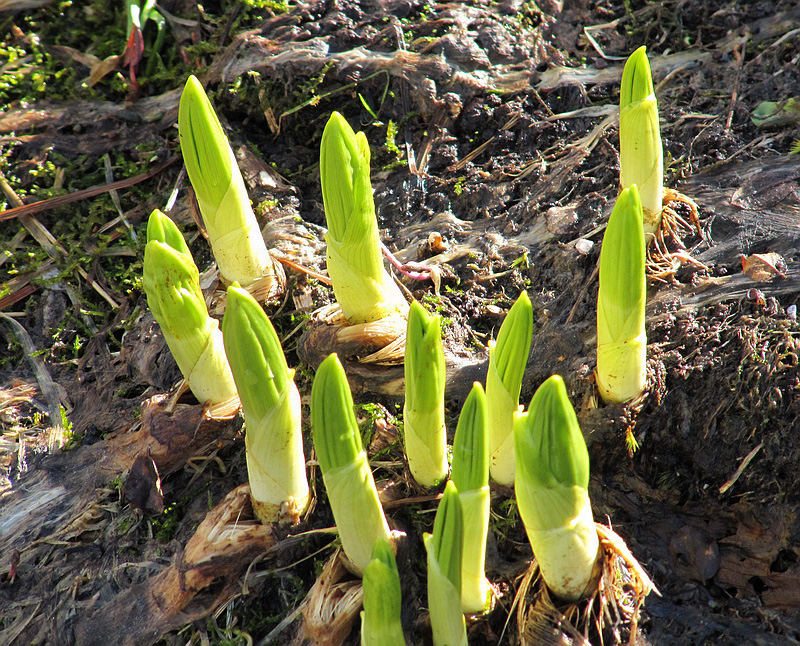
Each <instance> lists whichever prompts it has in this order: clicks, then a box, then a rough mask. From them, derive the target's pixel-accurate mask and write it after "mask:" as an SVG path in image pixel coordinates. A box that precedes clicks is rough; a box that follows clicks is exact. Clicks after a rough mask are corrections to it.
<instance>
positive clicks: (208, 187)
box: [178, 75, 233, 217]
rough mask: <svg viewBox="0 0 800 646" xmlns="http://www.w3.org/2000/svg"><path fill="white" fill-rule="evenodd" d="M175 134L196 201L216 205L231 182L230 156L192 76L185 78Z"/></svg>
mask: <svg viewBox="0 0 800 646" xmlns="http://www.w3.org/2000/svg"><path fill="white" fill-rule="evenodd" d="M178 135H179V138H180V142H181V153H182V154H183V161H184V164H186V172H187V174H188V175H189V180H190V181H191V183H192V186H193V187H194V189H195V192H196V193H197V195H198V201H200V202H209V203H211V204H213V205H214V206H215V207H216V206H218V205H219V203H220V202H221V201H222V199H223V198H224V196H225V194H226V193H227V191H228V187H229V186H230V183H231V177H232V175H233V153H232V151H231V148H230V144H229V143H228V138H227V137H226V136H225V132H224V131H223V130H222V125H221V124H220V122H219V118H218V117H217V114H216V112H214V108H213V107H212V106H211V101H209V100H208V96H207V95H206V92H205V90H204V89H203V86H202V85H201V83H200V81H198V80H197V77H196V76H194V75H192V76H190V77H189V78H188V79H187V81H186V85H185V86H184V88H183V93H182V94H181V100H180V105H179V107H178ZM204 217H205V216H204Z"/></svg>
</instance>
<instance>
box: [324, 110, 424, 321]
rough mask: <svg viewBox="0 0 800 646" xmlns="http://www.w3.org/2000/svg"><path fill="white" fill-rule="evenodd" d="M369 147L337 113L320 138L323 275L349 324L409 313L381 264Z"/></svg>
mask: <svg viewBox="0 0 800 646" xmlns="http://www.w3.org/2000/svg"><path fill="white" fill-rule="evenodd" d="M369 159H370V153H369V144H368V143H367V138H366V136H365V135H364V133H363V132H359V133H358V134H356V133H355V132H353V129H352V128H351V127H350V124H348V123H347V121H346V120H345V119H344V117H343V116H342V115H341V114H339V113H338V112H334V113H333V114H332V115H331V118H330V120H329V121H328V124H327V125H326V126H325V130H324V132H323V133H322V145H321V148H320V176H321V180H322V200H323V202H324V205H325V218H326V220H327V223H328V233H327V234H326V235H325V241H326V242H327V245H328V247H327V256H328V275H329V276H330V278H331V282H332V283H333V292H334V294H335V295H336V302H337V303H339V306H340V307H341V308H342V314H344V316H345V318H346V319H347V320H348V321H349V322H350V323H351V324H355V323H367V322H369V321H376V320H378V319H381V318H384V317H387V316H390V315H393V314H405V313H406V311H407V310H408V305H407V304H406V301H405V298H403V294H402V293H401V292H400V289H399V288H398V287H397V285H396V284H395V282H394V280H393V279H392V277H391V276H390V275H389V273H388V272H387V271H386V269H385V268H384V265H383V254H382V253H381V247H380V237H379V235H378V222H377V219H376V217H375V203H374V201H373V198H372V184H371V183H370V177H369V175H370V168H369Z"/></svg>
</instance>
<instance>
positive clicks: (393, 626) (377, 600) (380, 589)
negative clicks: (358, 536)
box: [361, 540, 406, 646]
mask: <svg viewBox="0 0 800 646" xmlns="http://www.w3.org/2000/svg"><path fill="white" fill-rule="evenodd" d="M363 583H364V610H362V611H361V646H405V644H406V640H405V637H404V636H403V626H402V623H401V622H400V610H401V606H402V597H401V593H400V575H399V574H398V573H397V563H396V562H395V558H394V552H393V551H392V546H391V545H389V543H387V542H386V541H384V540H378V541H376V542H375V547H374V548H373V549H372V560H371V561H370V562H369V564H368V565H367V567H366V568H364V581H363Z"/></svg>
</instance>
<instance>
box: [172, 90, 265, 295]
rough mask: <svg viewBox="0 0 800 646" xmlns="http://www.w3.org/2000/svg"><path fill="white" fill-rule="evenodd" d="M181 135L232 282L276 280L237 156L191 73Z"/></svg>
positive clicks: (212, 237) (222, 269)
mask: <svg viewBox="0 0 800 646" xmlns="http://www.w3.org/2000/svg"><path fill="white" fill-rule="evenodd" d="M178 134H179V135H180V141H181V152H182V153H183V161H184V163H185V164H186V172H187V174H188V175H189V180H190V181H191V183H192V187H193V188H194V192H195V196H196V197H197V204H198V206H199V207H200V214H201V215H202V217H203V224H204V225H205V228H206V233H207V234H208V240H209V242H210V243H211V248H212V250H213V252H214V258H215V259H216V261H217V266H218V267H219V273H220V276H221V277H222V278H223V279H224V280H225V281H226V282H227V283H229V284H230V283H233V282H238V283H239V284H240V285H242V286H243V287H245V288H251V287H252V286H253V284H254V283H256V282H257V281H258V282H259V283H264V282H266V283H267V284H271V282H272V281H273V280H274V269H273V265H272V258H271V257H270V255H269V251H268V250H267V246H266V244H265V243H264V238H263V236H262V235H261V229H260V228H259V226H258V221H257V220H256V216H255V214H254V213H253V209H252V207H251V206H250V198H249V197H248V195H247V189H246V187H245V185H244V180H243V179H242V174H241V172H239V166H238V165H237V163H236V157H235V156H234V154H233V150H232V149H231V146H230V144H229V143H228V138H227V137H226V136H225V132H224V131H223V130H222V126H221V125H220V122H219V119H218V118H217V114H216V113H215V112H214V108H213V107H212V106H211V102H210V101H209V100H208V96H206V93H205V91H204V90H203V86H202V85H201V84H200V81H198V80H197V78H196V77H194V76H190V77H189V79H188V80H187V81H186V86H185V87H184V89H183V94H182V95H181V102H180V108H179V110H178Z"/></svg>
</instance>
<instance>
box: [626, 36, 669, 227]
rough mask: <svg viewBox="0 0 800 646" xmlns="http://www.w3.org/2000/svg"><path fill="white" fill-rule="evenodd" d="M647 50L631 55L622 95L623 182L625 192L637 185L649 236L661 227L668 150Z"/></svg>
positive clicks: (627, 63) (643, 49)
mask: <svg viewBox="0 0 800 646" xmlns="http://www.w3.org/2000/svg"><path fill="white" fill-rule="evenodd" d="M646 52H647V48H646V47H644V46H642V47H640V48H639V49H637V50H636V51H635V52H633V54H631V55H630V57H629V58H628V60H627V62H626V63H625V68H624V70H623V72H622V85H621V87H620V95H619V166H620V173H619V181H620V185H621V186H622V188H623V189H625V188H630V187H631V186H633V185H634V184H635V185H636V186H638V187H639V193H640V196H641V200H642V208H643V210H644V220H643V226H644V231H645V233H648V234H654V233H655V232H656V231H658V229H659V227H660V226H661V209H662V202H663V199H664V148H663V146H662V145H661V128H660V126H659V123H658V102H657V101H656V95H655V92H654V90H653V76H652V74H651V73H650V61H648V60H647V53H646Z"/></svg>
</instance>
